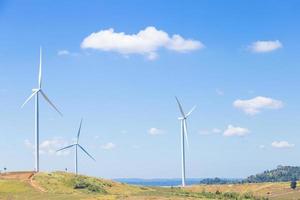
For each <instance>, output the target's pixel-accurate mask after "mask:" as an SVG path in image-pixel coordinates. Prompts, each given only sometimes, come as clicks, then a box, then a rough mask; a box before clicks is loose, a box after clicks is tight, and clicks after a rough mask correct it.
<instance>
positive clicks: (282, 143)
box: [271, 141, 295, 149]
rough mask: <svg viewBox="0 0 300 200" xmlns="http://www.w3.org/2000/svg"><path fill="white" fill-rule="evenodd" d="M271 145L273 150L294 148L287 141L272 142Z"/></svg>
mask: <svg viewBox="0 0 300 200" xmlns="http://www.w3.org/2000/svg"><path fill="white" fill-rule="evenodd" d="M271 145H272V147H274V148H280V149H282V148H292V147H294V146H295V145H294V144H290V143H288V142H287V141H274V142H272V144H271Z"/></svg>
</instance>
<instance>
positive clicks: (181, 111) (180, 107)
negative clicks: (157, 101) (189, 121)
mask: <svg viewBox="0 0 300 200" xmlns="http://www.w3.org/2000/svg"><path fill="white" fill-rule="evenodd" d="M175 99H176V101H177V104H178V107H179V110H180V113H181V115H182V117H185V114H184V112H183V109H182V106H181V104H180V102H179V100H178V98H177V97H176V96H175Z"/></svg>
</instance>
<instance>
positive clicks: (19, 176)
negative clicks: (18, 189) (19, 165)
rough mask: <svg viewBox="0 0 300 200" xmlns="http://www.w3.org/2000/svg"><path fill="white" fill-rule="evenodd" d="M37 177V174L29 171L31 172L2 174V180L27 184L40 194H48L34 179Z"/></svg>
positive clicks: (0, 175)
mask: <svg viewBox="0 0 300 200" xmlns="http://www.w3.org/2000/svg"><path fill="white" fill-rule="evenodd" d="M34 175H35V172H32V171H29V172H7V173H2V174H0V179H1V178H2V179H15V180H20V181H24V182H27V183H28V184H29V185H30V186H31V187H33V188H34V189H36V190H37V191H40V192H46V190H45V189H44V188H42V187H41V186H39V185H38V184H37V183H36V182H35V181H34V180H33V177H34Z"/></svg>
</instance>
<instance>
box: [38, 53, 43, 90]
mask: <svg viewBox="0 0 300 200" xmlns="http://www.w3.org/2000/svg"><path fill="white" fill-rule="evenodd" d="M41 87H42V47H40V66H39V88H41Z"/></svg>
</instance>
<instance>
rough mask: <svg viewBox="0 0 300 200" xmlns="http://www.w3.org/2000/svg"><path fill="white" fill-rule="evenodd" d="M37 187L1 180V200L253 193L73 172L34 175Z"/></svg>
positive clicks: (185, 199)
mask: <svg viewBox="0 0 300 200" xmlns="http://www.w3.org/2000/svg"><path fill="white" fill-rule="evenodd" d="M33 181H34V183H35V184H36V185H38V187H40V188H43V189H44V190H45V191H46V192H42V191H40V190H38V188H34V187H32V186H31V185H30V183H29V181H21V180H4V179H0V200H2V199H14V200H19V199H20V200H27V199H30V200H40V199H49V200H54V199H55V200H71V199H72V200H79V199H85V200H101V199H103V200H117V199H122V200H123V199H130V200H148V199H151V200H170V199H172V200H189V199H191V200H193V199H198V200H205V199H206V200H209V199H211V200H216V199H223V200H225V199H226V200H231V199H232V200H244V199H245V200H246V199H247V200H251V199H255V198H254V196H252V194H239V193H236V192H219V191H218V192H216V191H215V192H212V191H207V192H205V191H198V190H196V191H192V190H187V189H182V188H177V187H173V188H163V187H141V186H132V185H127V184H122V183H117V182H113V181H110V180H104V179H98V178H93V177H88V176H82V175H79V176H75V175H74V174H71V173H64V172H54V173H38V174H36V175H35V176H34V177H33Z"/></svg>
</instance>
